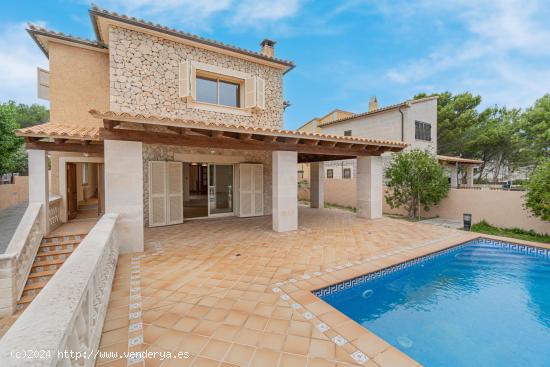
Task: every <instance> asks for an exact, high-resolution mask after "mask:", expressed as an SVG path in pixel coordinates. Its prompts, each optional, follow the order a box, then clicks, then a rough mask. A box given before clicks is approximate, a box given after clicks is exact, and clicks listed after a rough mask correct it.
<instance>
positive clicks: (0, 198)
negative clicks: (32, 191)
mask: <svg viewBox="0 0 550 367" xmlns="http://www.w3.org/2000/svg"><path fill="white" fill-rule="evenodd" d="M28 200H29V177H28V176H15V179H14V183H13V184H9V185H0V209H4V208H7V207H10V206H12V205H15V204H19V203H22V202H25V201H28Z"/></svg>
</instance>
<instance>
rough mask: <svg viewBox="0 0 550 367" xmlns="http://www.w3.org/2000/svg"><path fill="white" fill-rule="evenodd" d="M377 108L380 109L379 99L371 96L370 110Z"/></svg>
mask: <svg viewBox="0 0 550 367" xmlns="http://www.w3.org/2000/svg"><path fill="white" fill-rule="evenodd" d="M377 109H378V100H377V99H376V96H372V97H370V100H369V112H371V111H374V110H377Z"/></svg>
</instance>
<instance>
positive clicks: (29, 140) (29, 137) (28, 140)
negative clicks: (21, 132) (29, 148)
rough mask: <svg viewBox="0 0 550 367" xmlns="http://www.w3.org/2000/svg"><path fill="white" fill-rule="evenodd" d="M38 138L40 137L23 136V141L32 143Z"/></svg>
mask: <svg viewBox="0 0 550 367" xmlns="http://www.w3.org/2000/svg"><path fill="white" fill-rule="evenodd" d="M39 140H40V138H37V137H36V136H25V142H27V143H34V142H36V141H39Z"/></svg>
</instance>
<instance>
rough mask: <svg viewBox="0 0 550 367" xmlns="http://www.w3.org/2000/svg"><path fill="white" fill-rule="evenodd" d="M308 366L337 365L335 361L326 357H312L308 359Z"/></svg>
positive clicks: (326, 366)
mask: <svg viewBox="0 0 550 367" xmlns="http://www.w3.org/2000/svg"><path fill="white" fill-rule="evenodd" d="M307 366H308V367H336V363H335V362H334V361H327V360H326V359H324V358H310V359H309V361H308V365H307Z"/></svg>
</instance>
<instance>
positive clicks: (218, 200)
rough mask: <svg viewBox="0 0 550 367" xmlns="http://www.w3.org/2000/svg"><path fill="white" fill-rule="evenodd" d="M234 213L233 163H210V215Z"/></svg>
mask: <svg viewBox="0 0 550 367" xmlns="http://www.w3.org/2000/svg"><path fill="white" fill-rule="evenodd" d="M232 214H233V165H231V164H209V165H208V215H209V216H221V215H232Z"/></svg>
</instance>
